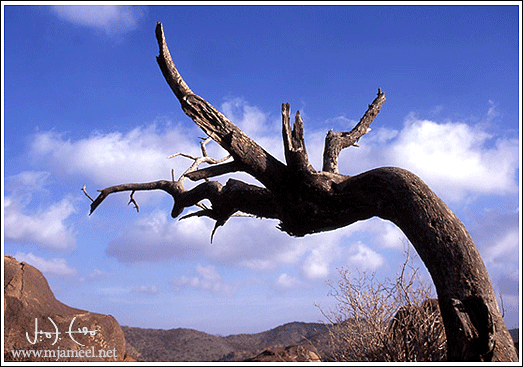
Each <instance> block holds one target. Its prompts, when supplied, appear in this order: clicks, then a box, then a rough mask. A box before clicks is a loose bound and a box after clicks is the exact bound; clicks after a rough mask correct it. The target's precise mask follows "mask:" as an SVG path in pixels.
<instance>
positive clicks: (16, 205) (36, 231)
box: [4, 196, 76, 250]
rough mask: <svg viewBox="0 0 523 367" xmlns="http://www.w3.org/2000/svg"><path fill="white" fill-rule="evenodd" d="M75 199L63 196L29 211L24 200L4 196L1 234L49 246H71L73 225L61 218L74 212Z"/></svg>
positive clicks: (24, 241) (68, 247)
mask: <svg viewBox="0 0 523 367" xmlns="http://www.w3.org/2000/svg"><path fill="white" fill-rule="evenodd" d="M74 202H75V199H73V198H71V197H66V198H64V199H62V200H61V201H60V202H58V203H54V204H52V205H50V206H49V207H47V208H45V209H38V210H31V214H26V212H28V211H29V210H28V209H27V208H26V206H27V203H21V202H19V201H18V200H17V199H16V198H14V197H11V196H6V197H5V198H4V236H5V238H6V239H10V240H13V241H17V242H19V243H34V244H36V245H37V246H40V247H43V248H47V249H52V250H64V249H72V248H74V247H75V246H76V239H75V234H74V231H73V228H72V227H71V226H69V225H67V224H66V223H65V221H66V220H67V219H68V218H69V216H71V215H72V214H73V213H74V212H75V208H74V205H73V203H74Z"/></svg>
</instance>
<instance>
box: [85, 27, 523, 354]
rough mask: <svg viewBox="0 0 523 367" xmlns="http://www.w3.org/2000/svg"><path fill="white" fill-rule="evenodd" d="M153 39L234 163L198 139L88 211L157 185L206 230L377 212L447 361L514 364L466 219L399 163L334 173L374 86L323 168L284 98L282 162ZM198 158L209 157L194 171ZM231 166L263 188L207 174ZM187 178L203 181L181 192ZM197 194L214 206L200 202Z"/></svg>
mask: <svg viewBox="0 0 523 367" xmlns="http://www.w3.org/2000/svg"><path fill="white" fill-rule="evenodd" d="M156 38H157V41H158V45H159V49H160V51H159V52H160V55H159V56H158V57H157V62H158V65H159V66H160V69H161V71H162V73H163V76H164V77H165V79H166V81H167V83H168V85H169V86H170V88H171V89H172V91H173V92H174V94H175V96H176V97H177V99H178V101H179V102H180V104H181V107H182V109H183V111H184V112H185V113H186V114H187V115H188V116H189V117H190V118H191V119H192V120H193V121H194V122H195V123H196V125H198V126H199V127H200V128H201V129H202V130H203V131H204V132H205V133H206V134H207V135H208V136H209V137H210V138H212V140H214V141H215V142H217V143H218V144H219V145H221V146H222V147H223V148H224V149H225V150H226V151H228V152H229V154H230V156H231V157H232V160H227V161H225V162H224V163H219V162H217V161H214V160H212V159H211V158H209V157H207V155H206V153H205V149H204V146H203V145H202V150H203V152H204V154H203V157H199V158H194V157H193V159H194V160H195V162H194V164H193V165H192V166H191V168H190V169H189V170H187V172H185V173H184V174H183V175H182V176H181V177H180V178H179V179H178V180H175V179H174V177H173V179H172V181H166V180H161V181H155V182H148V183H133V184H122V185H117V186H112V187H107V188H105V189H103V190H100V194H99V195H98V197H97V198H96V199H95V200H93V202H92V203H91V213H92V212H93V211H94V210H95V209H96V208H97V207H98V205H100V203H101V202H102V201H103V200H104V199H105V198H106V197H107V196H108V195H110V194H112V193H116V192H122V191H131V200H130V202H132V203H134V204H135V206H136V207H137V204H136V201H135V200H134V198H133V194H134V193H135V192H136V191H141V190H163V191H165V192H167V193H168V194H169V195H171V196H172V198H173V199H174V205H173V208H172V211H171V215H172V217H173V218H176V217H178V216H179V215H180V214H181V213H182V211H183V210H184V209H185V208H188V207H191V206H194V205H198V206H199V207H200V208H201V210H199V211H197V212H195V213H192V214H189V215H186V216H185V217H182V218H186V217H189V216H204V217H209V218H211V219H213V220H215V221H216V223H215V227H214V230H213V234H214V231H215V230H216V229H217V228H218V227H219V226H222V225H224V224H225V223H226V221H227V220H228V219H229V218H230V217H231V216H233V215H235V213H238V212H243V213H248V214H251V215H253V216H257V217H261V218H274V219H278V220H279V226H278V228H279V229H280V230H282V231H284V232H286V233H288V234H289V235H291V236H304V235H307V234H310V233H317V232H323V231H329V230H334V229H336V228H340V227H344V226H348V225H350V224H352V223H354V222H357V221H360V220H365V219H368V218H371V217H374V216H377V217H380V218H383V219H386V220H389V221H391V222H393V223H395V224H396V225H397V226H398V227H399V228H400V229H401V230H402V231H403V233H404V234H405V235H406V236H407V238H408V239H409V240H410V242H411V243H412V245H413V246H414V248H415V249H416V251H417V252H418V254H419V256H420V258H421V259H422V260H423V262H424V263H425V265H426V267H427V269H428V271H429V272H430V274H431V276H432V279H433V281H434V285H435V287H436V291H437V294H438V300H439V305H440V309H441V314H442V318H443V320H444V324H445V330H446V335H447V338H448V360H450V361H517V355H516V351H515V348H514V345H513V343H512V339H511V337H510V334H509V333H508V331H507V328H506V326H505V323H504V321H503V318H502V316H501V313H500V310H499V308H498V304H497V301H496V296H495V294H494V291H493V288H492V285H491V281H490V277H489V275H488V273H487V269H486V268H485V265H484V263H483V261H482V259H481V257H480V255H479V253H478V251H477V249H476V247H475V245H474V243H473V241H472V239H471V237H470V235H469V233H468V232H467V230H466V228H465V226H464V225H463V224H462V223H461V221H460V220H459V219H458V218H457V217H456V215H455V214H454V213H453V212H452V211H451V210H450V209H449V208H448V207H447V205H445V203H444V202H443V201H442V200H441V199H440V198H439V197H438V196H437V195H436V194H435V193H434V192H433V191H432V190H431V189H430V188H429V187H428V186H427V185H426V184H425V183H424V182H423V181H422V180H421V179H420V178H419V177H417V176H415V175H414V174H412V173H411V172H408V171H406V170H404V169H401V168H396V167H383V168H377V169H373V170H370V171H367V172H364V173H361V174H358V175H356V176H347V175H343V174H340V173H339V172H338V163H337V162H338V156H339V153H340V151H341V150H342V149H344V148H347V147H349V146H352V145H357V142H358V140H359V139H360V138H361V137H362V136H363V135H364V134H366V133H368V132H369V131H370V128H369V125H370V124H371V122H372V121H373V120H374V118H375V117H376V115H377V114H378V112H379V110H380V108H381V106H382V104H383V103H384V102H385V94H384V93H383V92H382V91H381V90H380V89H378V95H377V97H376V98H375V99H374V101H373V102H372V103H371V104H370V105H369V106H368V109H367V111H366V112H365V114H364V115H363V117H362V118H361V120H360V121H359V123H358V124H357V125H356V126H355V127H354V128H353V129H352V130H351V131H349V132H333V131H332V130H331V131H329V132H328V133H327V136H326V138H325V147H324V152H323V168H322V170H321V171H316V170H315V169H314V168H313V167H312V165H311V163H310V162H309V159H308V156H307V152H306V149H305V142H304V136H303V121H302V119H301V117H300V114H299V112H297V113H296V116H295V119H294V124H292V126H291V122H290V108H289V104H288V103H284V104H283V106H282V122H283V123H282V134H283V143H284V152H285V161H286V163H283V162H281V161H279V160H277V159H276V158H274V157H273V156H272V155H270V154H269V153H268V152H267V151H265V150H264V149H263V148H262V147H261V146H259V145H258V144H257V143H256V142H254V141H253V140H252V139H251V138H249V137H248V136H247V135H246V134H245V133H244V132H243V131H241V130H240V129H239V128H238V127H237V126H235V125H234V124H233V123H232V122H231V121H229V120H228V119H227V118H226V117H225V116H224V115H223V114H221V113H220V112H219V111H217V110H216V109H215V108H214V107H213V106H212V105H211V104H209V103H208V102H207V101H205V100H204V99H203V98H201V97H199V96H198V95H196V94H194V93H193V92H192V90H191V89H190V88H189V87H188V85H187V84H186V83H185V81H184V80H183V78H182V77H181V75H180V74H179V73H178V70H177V69H176V67H175V65H174V63H173V61H172V59H171V55H170V53H169V50H168V48H167V45H166V41H165V37H164V33H163V28H162V24H161V23H157V26H156ZM202 162H208V163H215V164H212V165H210V166H208V167H205V168H202V169H198V165H199V164H200V163H202ZM238 171H243V172H246V173H248V174H250V175H251V176H253V177H254V178H256V179H257V180H258V181H259V182H260V183H261V184H262V185H263V187H260V186H256V185H252V184H247V183H245V182H242V181H239V180H235V179H232V178H231V179H229V180H228V181H227V182H226V184H225V185H223V184H221V183H219V182H217V181H212V180H209V178H211V177H216V176H219V175H223V174H227V173H231V172H238ZM186 178H189V179H190V180H193V181H199V180H203V182H202V183H200V184H199V185H197V186H195V187H194V188H192V189H190V190H186V189H184V187H183V182H184V180H185V179H186ZM86 194H87V193H86ZM204 199H207V200H208V201H210V203H211V207H207V206H204V205H203V204H201V203H200V202H201V201H202V200H204ZM211 240H212V237H211Z"/></svg>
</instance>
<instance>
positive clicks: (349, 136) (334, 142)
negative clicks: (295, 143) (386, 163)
mask: <svg viewBox="0 0 523 367" xmlns="http://www.w3.org/2000/svg"><path fill="white" fill-rule="evenodd" d="M384 102H385V93H383V92H382V91H381V89H380V88H378V96H377V97H376V98H375V99H374V101H372V103H371V104H370V105H369V108H368V109H367V112H365V114H364V115H363V117H362V118H361V119H360V121H359V122H358V124H357V125H356V126H355V127H354V128H353V129H352V130H351V131H350V132H342V133H337V132H333V131H332V130H330V131H329V132H328V133H327V136H326V137H325V147H324V151H323V168H322V170H323V171H327V172H334V173H338V156H339V154H340V152H341V150H342V149H344V148H347V147H350V146H351V145H353V146H356V147H357V146H359V145H358V144H357V142H358V140H360V138H361V137H362V136H363V135H365V134H367V133H368V132H369V131H370V128H369V126H370V124H371V123H372V121H374V118H375V117H376V116H377V115H378V112H380V109H381V106H382V105H383V103H384Z"/></svg>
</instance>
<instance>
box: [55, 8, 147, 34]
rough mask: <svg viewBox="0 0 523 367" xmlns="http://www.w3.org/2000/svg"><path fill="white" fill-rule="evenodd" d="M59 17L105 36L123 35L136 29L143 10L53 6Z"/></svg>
mask: <svg viewBox="0 0 523 367" xmlns="http://www.w3.org/2000/svg"><path fill="white" fill-rule="evenodd" d="M51 9H52V11H53V12H54V13H56V14H57V15H58V16H59V17H61V18H63V19H65V20H67V21H69V22H71V23H74V24H77V25H81V26H87V27H92V28H96V29H100V30H103V31H105V32H106V33H107V34H114V33H123V32H127V31H130V30H133V29H135V28H136V26H137V24H138V20H139V19H140V18H141V17H142V16H143V8H142V7H138V6H122V5H53V6H51Z"/></svg>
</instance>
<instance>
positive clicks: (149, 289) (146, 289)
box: [131, 285, 158, 294]
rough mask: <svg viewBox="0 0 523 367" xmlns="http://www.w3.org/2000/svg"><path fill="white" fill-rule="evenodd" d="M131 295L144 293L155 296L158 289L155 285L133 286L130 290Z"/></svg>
mask: <svg viewBox="0 0 523 367" xmlns="http://www.w3.org/2000/svg"><path fill="white" fill-rule="evenodd" d="M131 292H133V293H145V294H157V293H158V288H157V287H156V286H155V285H151V286H146V285H135V286H134V287H133V289H131Z"/></svg>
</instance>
